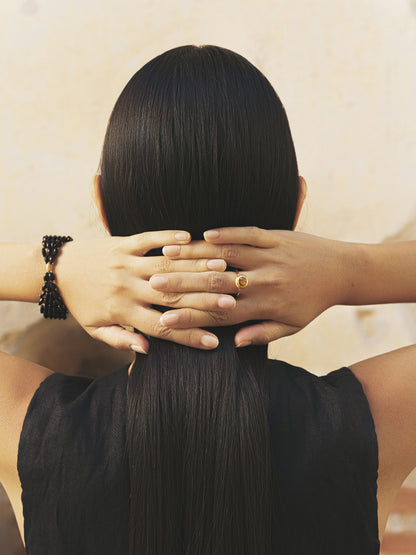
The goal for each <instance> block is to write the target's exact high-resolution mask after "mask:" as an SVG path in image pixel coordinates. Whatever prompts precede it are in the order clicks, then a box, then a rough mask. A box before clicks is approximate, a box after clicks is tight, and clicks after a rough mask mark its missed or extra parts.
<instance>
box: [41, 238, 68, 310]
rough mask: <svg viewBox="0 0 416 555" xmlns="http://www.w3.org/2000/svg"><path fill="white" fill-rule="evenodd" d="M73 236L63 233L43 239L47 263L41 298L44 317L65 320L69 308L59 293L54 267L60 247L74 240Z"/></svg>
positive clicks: (43, 251)
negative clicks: (63, 234)
mask: <svg viewBox="0 0 416 555" xmlns="http://www.w3.org/2000/svg"><path fill="white" fill-rule="evenodd" d="M72 240H73V239H72V237H69V236H68V237H65V236H62V235H44V237H43V239H42V256H43V258H44V260H45V263H46V274H45V275H44V276H43V281H44V284H43V286H42V293H41V295H40V299H39V305H40V312H41V314H43V316H44V318H57V319H59V320H65V318H66V315H67V314H68V309H67V308H66V306H65V303H64V301H63V300H62V297H61V295H60V294H59V291H58V287H57V286H56V283H54V282H55V274H54V273H53V272H52V267H53V264H54V262H55V261H56V259H57V257H58V253H59V249H60V248H61V247H62V245H63V244H64V243H68V241H72Z"/></svg>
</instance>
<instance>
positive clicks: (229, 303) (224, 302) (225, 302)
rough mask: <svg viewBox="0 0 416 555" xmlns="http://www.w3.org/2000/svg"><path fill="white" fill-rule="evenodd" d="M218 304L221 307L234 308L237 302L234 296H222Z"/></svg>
mask: <svg viewBox="0 0 416 555" xmlns="http://www.w3.org/2000/svg"><path fill="white" fill-rule="evenodd" d="M217 304H218V306H219V307H220V308H234V307H235V304H236V303H235V299H233V297H220V298H219V299H218V303H217Z"/></svg>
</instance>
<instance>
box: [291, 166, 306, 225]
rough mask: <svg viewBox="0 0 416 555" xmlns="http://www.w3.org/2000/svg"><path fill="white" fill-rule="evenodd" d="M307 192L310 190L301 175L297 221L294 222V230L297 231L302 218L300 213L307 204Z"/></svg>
mask: <svg viewBox="0 0 416 555" xmlns="http://www.w3.org/2000/svg"><path fill="white" fill-rule="evenodd" d="M307 190H308V187H307V185H306V181H305V179H304V178H303V177H302V176H301V175H300V176H299V192H298V205H297V208H296V215H295V220H294V222H293V229H296V226H297V225H298V220H299V216H300V213H301V212H302V206H303V203H304V202H305V198H306V193H307Z"/></svg>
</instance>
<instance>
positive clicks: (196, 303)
mask: <svg viewBox="0 0 416 555" xmlns="http://www.w3.org/2000/svg"><path fill="white" fill-rule="evenodd" d="M144 287H146V284H145V285H144ZM147 287H148V288H149V290H147V289H142V290H143V291H145V293H144V296H145V298H146V299H147V302H148V303H150V304H153V305H159V306H166V307H169V308H185V307H190V308H195V309H197V310H214V311H217V310H219V311H222V310H232V309H233V308H234V307H235V305H236V301H235V298H234V297H233V296H232V295H224V294H221V293H206V292H190V293H178V292H176V291H174V292H169V291H163V292H162V291H155V290H153V289H152V288H151V287H150V284H147ZM140 298H141V297H140Z"/></svg>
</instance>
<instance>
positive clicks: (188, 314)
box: [161, 299, 251, 329]
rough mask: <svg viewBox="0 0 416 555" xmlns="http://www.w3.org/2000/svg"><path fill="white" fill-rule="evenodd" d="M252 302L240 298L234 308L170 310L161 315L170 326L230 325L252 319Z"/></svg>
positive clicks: (163, 321) (166, 324)
mask: <svg viewBox="0 0 416 555" xmlns="http://www.w3.org/2000/svg"><path fill="white" fill-rule="evenodd" d="M250 305H251V303H250V302H247V303H244V302H243V300H240V299H239V300H238V302H237V303H236V306H235V308H234V309H233V310H225V311H218V310H217V311H216V310H211V311H205V310H196V309H193V308H182V309H176V310H169V311H167V312H165V313H164V314H163V315H162V316H161V322H162V323H163V324H164V325H165V326H167V327H170V328H175V329H180V328H196V327H211V326H230V325H233V324H239V323H241V322H246V321H247V320H249V319H250V317H249V312H248V310H249V308H250Z"/></svg>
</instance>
